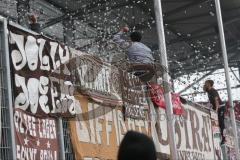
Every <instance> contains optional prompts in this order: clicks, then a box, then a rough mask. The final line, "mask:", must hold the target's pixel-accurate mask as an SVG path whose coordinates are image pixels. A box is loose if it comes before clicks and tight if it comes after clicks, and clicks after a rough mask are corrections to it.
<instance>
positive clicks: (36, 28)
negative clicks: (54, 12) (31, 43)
mask: <svg viewBox="0 0 240 160" xmlns="http://www.w3.org/2000/svg"><path fill="white" fill-rule="evenodd" d="M29 21H30V24H29V26H30V29H31V30H32V31H34V32H37V33H40V32H41V27H40V24H39V23H38V22H37V17H36V16H35V15H30V16H29Z"/></svg>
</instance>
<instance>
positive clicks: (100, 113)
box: [70, 96, 151, 160]
mask: <svg viewBox="0 0 240 160" xmlns="http://www.w3.org/2000/svg"><path fill="white" fill-rule="evenodd" d="M76 98H77V99H78V100H79V102H80V106H81V107H80V108H81V110H80V114H79V115H78V117H77V118H75V119H72V120H71V121H70V134H71V140H72V144H73V148H74V153H75V155H76V159H78V160H79V159H81V160H82V159H87V158H89V159H91V158H97V159H100V160H105V159H108V160H114V159H116V155H117V151H118V146H119V144H120V142H121V139H122V138H123V136H124V134H125V133H126V132H127V130H136V131H139V132H142V133H145V134H147V135H149V136H150V135H151V131H150V124H149V121H148V120H147V119H145V120H134V119H129V118H126V120H125V121H124V117H123V114H122V111H121V109H120V108H118V107H114V108H112V107H104V106H100V105H98V104H96V103H93V102H91V101H89V100H88V98H87V97H84V96H77V97H76Z"/></svg>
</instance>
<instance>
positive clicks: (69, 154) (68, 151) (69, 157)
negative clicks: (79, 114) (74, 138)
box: [62, 119, 75, 160]
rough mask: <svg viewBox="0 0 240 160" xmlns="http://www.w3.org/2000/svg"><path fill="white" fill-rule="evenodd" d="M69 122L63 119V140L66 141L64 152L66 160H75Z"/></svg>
mask: <svg viewBox="0 0 240 160" xmlns="http://www.w3.org/2000/svg"><path fill="white" fill-rule="evenodd" d="M68 124H69V123H68V120H67V119H63V121H62V125H63V139H64V152H65V160H75V156H74V152H73V148H72V143H71V139H70V133H69V125H68Z"/></svg>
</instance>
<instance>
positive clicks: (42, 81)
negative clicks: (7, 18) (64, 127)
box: [8, 26, 76, 116]
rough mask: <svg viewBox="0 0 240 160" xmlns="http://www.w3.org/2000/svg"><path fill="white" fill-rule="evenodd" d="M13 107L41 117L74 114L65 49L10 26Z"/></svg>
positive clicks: (72, 90)
mask: <svg viewBox="0 0 240 160" xmlns="http://www.w3.org/2000/svg"><path fill="white" fill-rule="evenodd" d="M8 28H9V50H10V59H11V67H12V69H11V70H12V76H13V89H14V94H13V95H14V107H15V108H20V109H22V110H25V111H28V112H30V113H33V114H38V115H40V114H41V115H44V116H46V115H48V114H61V115H66V116H67V115H75V114H76V113H75V99H74V96H73V92H74V86H73V84H72V81H71V73H70V68H69V66H68V65H66V64H67V62H68V61H69V59H70V53H69V50H68V48H67V47H66V46H64V45H61V44H60V43H58V42H56V41H53V40H50V39H48V38H46V37H44V36H42V35H32V34H30V33H28V32H25V31H22V30H20V29H18V28H16V27H13V26H9V27H8Z"/></svg>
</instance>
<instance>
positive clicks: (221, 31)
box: [215, 0, 240, 159]
mask: <svg viewBox="0 0 240 160" xmlns="http://www.w3.org/2000/svg"><path fill="white" fill-rule="evenodd" d="M215 5H216V12H217V20H218V28H219V35H220V41H221V47H222V55H223V61H224V70H225V77H226V84H227V92H228V101H229V105H230V118H231V122H232V127H233V134H234V138H235V141H234V142H235V151H236V155H237V159H240V153H239V146H238V145H239V144H238V135H237V126H236V119H235V113H234V105H233V98H232V90H231V82H230V75H229V66H228V56H227V49H226V43H225V35H224V29H223V21H222V13H221V5H220V1H219V0H215Z"/></svg>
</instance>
